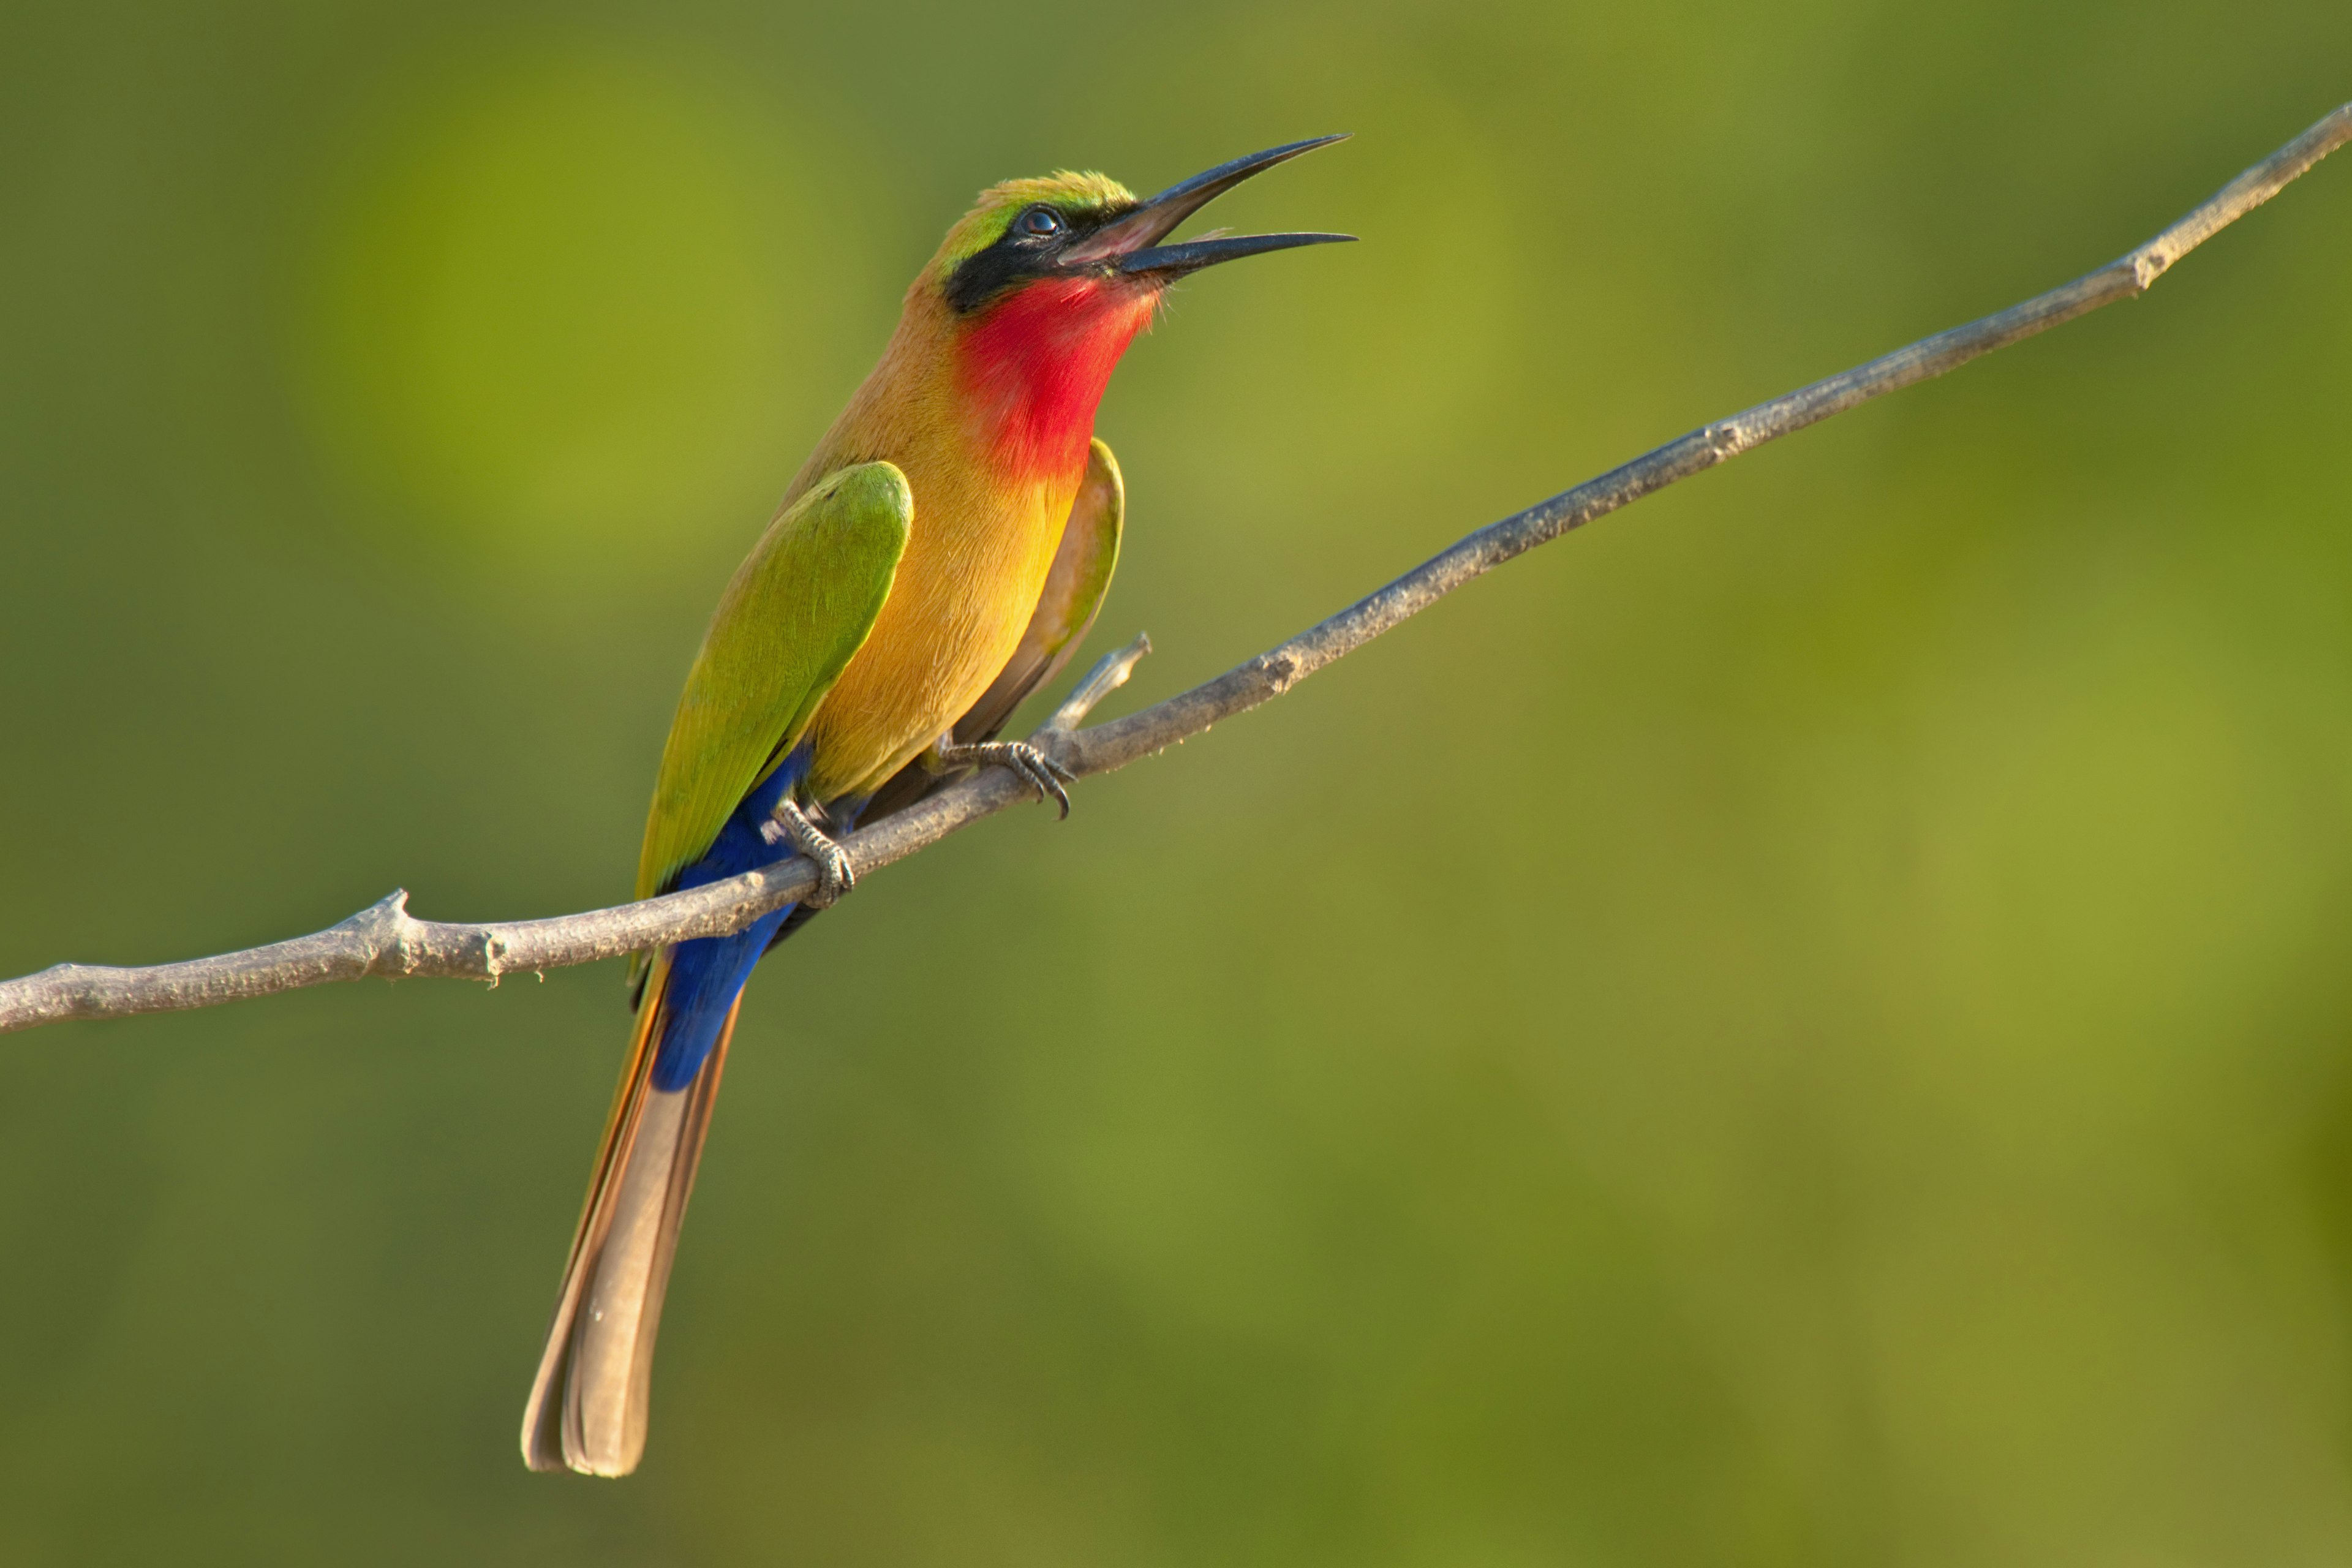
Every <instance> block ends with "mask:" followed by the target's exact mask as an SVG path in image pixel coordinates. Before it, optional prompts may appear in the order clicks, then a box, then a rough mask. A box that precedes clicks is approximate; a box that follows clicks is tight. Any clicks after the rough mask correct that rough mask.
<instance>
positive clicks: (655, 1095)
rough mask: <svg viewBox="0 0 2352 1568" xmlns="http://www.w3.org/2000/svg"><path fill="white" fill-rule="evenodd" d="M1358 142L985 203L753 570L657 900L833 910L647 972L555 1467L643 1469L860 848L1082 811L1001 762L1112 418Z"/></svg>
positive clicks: (700, 718)
mask: <svg viewBox="0 0 2352 1568" xmlns="http://www.w3.org/2000/svg"><path fill="white" fill-rule="evenodd" d="M1339 140H1340V138H1339V137H1336V136H1325V137H1318V138H1317V139H1315V140H1313V141H1309V142H1292V143H1290V144H1289V145H1287V146H1283V147H1276V148H1272V149H1269V150H1268V151H1266V152H1264V153H1255V154H1254V155H1252V156H1250V157H1247V158H1238V159H1235V160H1234V162H1232V163H1225V164H1223V165H1220V166H1219V167H1217V168H1214V169H1212V170H1210V171H1209V172H1208V173H1206V174H1201V175H1198V176H1196V177H1194V178H1192V179H1190V180H1186V181H1185V182H1183V183H1182V184H1178V185H1174V186H1171V187H1170V188H1169V189H1167V190H1165V191H1162V192H1161V193H1160V195H1156V196H1153V197H1151V198H1150V200H1148V201H1138V200H1137V199H1136V198H1135V197H1134V196H1132V195H1129V193H1128V192H1127V190H1126V189H1125V188H1124V187H1122V186H1120V185H1119V184H1117V183H1116V182H1114V181H1111V180H1108V179H1106V178H1104V177H1103V176H1102V175H1100V174H1055V175H1051V176H1049V177H1047V178H1045V179H1037V180H1013V181H1008V182H1007V183H1005V184H1001V185H997V186H995V187H993V188H992V189H991V190H988V191H985V192H983V193H982V195H981V198H980V203H979V205H977V206H975V207H973V208H972V210H971V212H969V213H967V214H966V215H964V216H963V218H962V219H961V221H960V222H959V223H957V224H956V226H954V227H953V228H951V229H950V230H949V231H948V237H947V239H946V240H945V242H944V243H942V244H941V245H940V249H939V253H938V254H937V255H936V256H934V257H933V258H931V260H930V262H929V265H928V266H926V267H925V268H923V270H922V272H921V273H920V274H919V276H917V278H916V279H915V281H914V284H913V285H912V287H910V288H909V289H908V290H907V300H906V308H905V311H904V313H903V314H902V315H901V316H900V318H899V321H898V331H896V332H895V333H893V334H892V336H891V339H890V343H889V347H888V348H887V350H885V351H884V353H883V355H882V363H880V364H879V365H877V366H876V367H875V370H874V374H871V375H870V376H868V377H867V378H866V384H864V385H863V386H861V387H860V388H858V391H857V394H856V396H855V397H853V398H851V399H850V403H849V406H848V408H847V409H846V410H845V411H844V412H843V414H842V416H841V417H840V418H839V419H837V420H835V422H834V426H833V428H832V429H831V430H830V431H828V432H827V433H826V435H825V437H824V440H823V441H821V442H819V443H818V444H817V448H816V451H815V453H814V455H813V456H811V457H810V458H809V460H808V462H807V463H806V464H805V465H804V466H803V468H802V469H801V471H800V474H799V476H798V477H797V478H795V479H793V483H792V486H791V488H790V489H788V490H787V491H786V492H785V495H784V500H783V504H782V508H781V509H780V510H779V511H778V512H777V515H776V517H775V519H774V521H772V522H771V523H769V525H768V529H767V531H766V532H765V533H763V534H762V535H761V538H760V542H759V543H758V544H757V545H756V546H754V547H753V549H752V551H751V555H750V556H749V557H748V558H747V559H746V560H745V561H744V563H743V564H742V565H741V566H740V567H738V568H737V569H736V572H735V575H734V577H733V579H732V580H731V581H730V582H729V583H728V584H727V589H726V592H725V593H724V594H723V595H721V596H720V598H719V608H718V610H717V612H716V613H715V614H714V615H713V616H712V617H711V622H710V629H709V632H707V633H706V634H705V635H704V637H703V640H702V648H701V651H700V652H699V653H698V654H697V655H696V656H695V660H694V668H693V669H692V671H691V672H690V673H689V674H688V676H687V681H686V691H685V693H684V695H682V696H681V697H680V698H679V699H678V705H677V718H676V719H675V720H674V721H672V723H671V725H670V731H669V740H668V742H667V745H665V746H664V747H663V750H662V760H661V772H660V775H659V777H658V778H657V779H656V783H655V785H654V801H653V809H652V812H651V814H650V816H648V817H647V818H646V837H645V847H644V849H643V851H642V852H641V854H640V856H639V859H638V863H637V897H638V898H640V899H644V898H651V897H653V896H654V895H656V894H657V893H663V892H667V891H670V890H671V889H678V888H691V887H698V886H701V885H702V884H704V883H708V882H712V881H717V880H719V879H723V878H727V877H731V876H735V875H738V874H739V873H740V872H743V871H745V870H748V869H750V868H752V867H754V866H759V865H763V864H768V863H772V862H774V861H776V860H779V859H782V858H785V857H787V856H789V855H792V854H794V853H799V854H803V855H806V856H807V857H808V858H810V859H811V860H813V861H814V862H815V864H816V867H817V869H818V872H819V874H820V882H819V886H818V889H817V890H816V891H815V892H814V893H813V894H812V895H811V896H810V897H809V899H808V900H806V901H805V903H803V905H801V906H798V907H796V908H795V907H789V906H788V907H787V908H784V909H781V910H776V911H774V912H773V913H772V914H770V915H768V916H766V917H765V918H763V919H761V921H759V922H758V923H756V924H754V925H752V926H751V927H749V928H748V929H746V930H744V931H740V932H739V933H738V934H736V935H733V936H726V937H712V938H709V939H705V940H701V941H695V942H680V943H678V944H677V946H675V947H670V948H665V949H663V950H662V951H661V952H658V953H656V954H655V955H654V957H653V958H652V960H651V962H650V963H647V964H645V965H642V966H641V968H640V969H639V970H638V972H636V973H635V974H634V975H633V979H634V981H635V984H636V986H637V992H636V1009H637V1021H636V1029H635V1034H634V1035H633V1036H632V1037H631V1040H630V1044H629V1053H628V1058H627V1063H626V1066H625V1068H624V1069H623V1071H622V1074H621V1082H620V1087H619V1089H618V1090H617V1091H616V1092H615V1093H614V1099H613V1107H612V1110H611V1113H610V1114H609V1115H608V1117H607V1118H606V1120H605V1124H604V1143H603V1146H602V1147H601V1148H600V1149H599V1150H598V1152H597V1155H596V1165H595V1172H594V1174H593V1178H592V1180H591V1182H590V1184H589V1188H588V1198H587V1203H586V1205H585V1206H584V1207H583V1210H582V1213H581V1216H580V1224H579V1227H578V1229H577V1230H576V1231H574V1233H573V1235H572V1253H571V1257H570V1259H569V1260H568V1261H567V1262H566V1264H565V1266H564V1270H563V1285H562V1290H561V1292H560V1293H559V1294H558V1296H557V1298H556V1305H555V1319H554V1321H553V1322H552V1323H551V1325H550V1326H549V1329H548V1334H547V1348H546V1350H545V1351H544V1352H542V1353H541V1357H540V1363H539V1377H538V1380H537V1381H536V1382H535V1383H534V1384H532V1386H531V1391H530V1405H528V1407H527V1408H526V1409H525V1411H524V1413H523V1424H522V1451H523V1458H524V1459H525V1460H526V1462H528V1463H529V1464H530V1467H531V1468H533V1469H553V1468H556V1467H557V1466H559V1465H569V1466H570V1467H571V1468H573V1469H575V1470H581V1471H585V1472H588V1473H591V1474H594V1475H603V1476H621V1475H626V1474H628V1473H629V1471H631V1470H632V1469H634V1468H636V1464H637V1461H638V1459H639V1458H640V1457H641V1456H642V1455H643V1454H644V1452H645V1445H646V1405H647V1401H648V1394H649V1389H650V1385H651V1380H652V1373H653V1354H654V1336H655V1331H656V1326H657V1325H658V1323H659V1321H660V1318H661V1307H662V1294H663V1290H664V1289H665V1287H666V1285H667V1281H668V1278H669V1267H670V1258H671V1256H672V1253H673V1251H674V1249H675V1247H676V1246H677V1229H678V1223H679V1221H680V1220H681V1219H682V1218H683V1217H684V1216H685V1214H686V1200H687V1194H688V1191H689V1189H690V1188H691V1187H692V1186H693V1184H694V1169H695V1164H696V1162H697V1161H698V1159H699V1158H700V1155H701V1152H702V1140H703V1137H704V1135H705V1133H707V1132H708V1131H709V1125H710V1108H711V1102H712V1100H713V1099H714V1098H715V1097H716V1095H717V1094H718V1091H719V1071H720V1068H722V1067H723V1066H724V1065H725V1063H726V1059H727V1042H728V1039H729V1037H730V1035H731V1034H732V1033H733V1031H734V1027H735V1016H736V1012H737V1009H738V1007H739V1005H740V1000H741V996H742V991H743V985H744V983H745V982H746V981H747V980H749V979H750V978H751V968H752V965H754V964H755V963H758V962H759V960H760V957H761V954H762V953H763V952H766V951H767V950H768V948H769V947H771V946H772V945H773V944H774V943H775V942H778V941H780V940H782V938H783V937H784V936H786V935H789V934H790V933H791V932H792V931H793V930H794V929H796V927H797V926H798V925H799V924H801V923H802V922H803V921H806V920H807V919H808V918H809V916H810V915H811V914H812V913H813V912H814V910H817V909H822V908H824V906H825V905H827V904H830V903H832V902H833V901H834V900H835V899H837V898H838V897H840V895H841V894H842V893H844V892H845V891H847V890H848V889H849V887H850V886H851V884H852V883H853V882H854V881H855V880H856V868H855V867H853V866H852V865H851V864H850V862H849V858H848V857H847V856H846V855H845V853H844V851H843V850H842V848H841V847H840V846H839V845H838V844H837V843H836V842H835V838H836V837H838V836H840V835H842V834H845V833H846V832H847V831H848V830H849V829H850V828H852V827H854V826H856V825H857V823H858V822H859V820H860V819H861V818H866V819H871V818H872V817H874V816H878V815H881V814H882V813H885V812H887V811H889V810H895V809H898V808H900V807H902V806H904V805H907V804H908V803H910V802H911V801H913V800H915V799H918V798H919V797H920V796H921V795H923V794H925V793H926V792H927V791H928V790H929V789H930V788H932V787H935V786H936V784H938V783H939V782H940V781H942V780H944V779H945V778H947V777H948V776H950V775H951V774H953V773H957V772H959V771H961V770H963V769H967V768H971V767H975V766H982V767H1003V768H1009V769H1012V770H1013V772H1015V773H1018V774H1019V775H1020V776H1022V777H1023V778H1024V779H1025V780H1027V781H1028V782H1029V783H1030V784H1031V785H1033V786H1034V788H1035V789H1036V790H1037V792H1038V795H1039V798H1040V799H1045V798H1048V797H1050V798H1053V799H1055V800H1057V801H1059V802H1060V803H1061V806H1062V810H1063V814H1064V815H1065V816H1066V815H1067V814H1068V811H1069V797H1068V795H1066V793H1065V791H1064V788H1063V786H1064V784H1066V783H1067V782H1068V775H1067V774H1066V773H1063V772H1062V770H1061V769H1060V768H1059V767H1058V766H1057V765H1056V764H1055V763H1054V762H1053V760H1052V759H1051V758H1049V757H1046V756H1045V755H1044V754H1043V753H1042V752H1038V751H1037V750H1036V749H1034V747H1031V746H1028V745H1026V744H1024V743H1022V742H1000V741H997V740H996V739H995V738H994V737H995V734H996V731H998V730H999V729H1000V728H1002V727H1003V724H1004V722H1005V721H1006V720H1007V719H1009V718H1010V717H1011V716H1012V713H1013V709H1014V708H1015V707H1016V706H1018V705H1019V703H1020V701H1021V700H1022V699H1023V698H1024V697H1025V696H1027V695H1028V694H1029V693H1030V692H1031V691H1032V690H1034V689H1035V688H1036V687H1037V686H1038V685H1039V684H1040V683H1042V682H1043V681H1045V680H1046V679H1050V678H1051V677H1052V676H1053V675H1054V673H1055V671H1057V670H1059V669H1060V668H1061V667H1062V665H1063V664H1064V663H1065V662H1066V661H1067V659H1068V658H1069V657H1070V655H1071V654H1072V653H1073V652H1075V651H1076V647H1077V644H1078V642H1079V641H1080V640H1081V639H1082V638H1083V637H1084V636H1085V635H1086V632H1087V628H1088V627H1089V626H1092V624H1093V621H1094V617H1095V614H1096V612H1097V610H1098V609H1099V608H1100V606H1101V604H1102V595H1103V591H1104V590H1105V589H1106V588H1107V587H1108V585H1109V582H1110V574H1111V568H1112V566H1113V564H1114V563H1116V561H1117V558H1118V539H1119V527H1120V520H1121V514H1122V511H1123V508H1124V496H1123V492H1122V489H1121V486H1120V480H1119V473H1118V464H1117V463H1116V462H1115V461H1113V460H1112V458H1111V454H1110V448H1109V447H1106V446H1104V445H1103V444H1102V443H1101V442H1100V441H1097V440H1095V439H1094V438H1093V437H1094V422H1095V408H1096V405H1097V404H1098V403H1099V402H1100V401H1101V398H1102V395H1103V390H1104V388H1105V387H1106V386H1107V385H1108V383H1109V381H1110V374H1111V371H1112V369H1113V368H1114V367H1115V366H1116V365H1117V364H1118V359H1119V356H1120V355H1121V354H1122V353H1125V352H1126V350H1127V346H1128V344H1129V342H1132V341H1133V340H1134V338H1135V335H1136V334H1137V333H1138V332H1139V331H1142V330H1143V328H1144V327H1145V326H1146V325H1147V324H1149V322H1150V320H1151V316H1152V313H1153V311H1154V310H1156V309H1157V307H1158V305H1159V302H1160V299H1161V297H1162V296H1163V295H1164V293H1165V292H1166V290H1167V289H1168V286H1169V285H1170V284H1171V283H1173V282H1174V281H1176V279H1180V278H1182V277H1184V276H1185V275H1186V274H1188V273H1192V272H1196V271H1198V270H1200V269H1201V268H1204V267H1210V266H1213V265H1215V264H1216V263H1218V262H1222V261H1231V260H1233V259H1234V258H1239V257H1244V256H1255V255H1259V254H1261V253H1263V252H1265V251H1271V250H1282V249H1286V248H1288V247H1292V246H1299V245H1316V244H1320V243H1323V242H1325V241H1329V240H1339V239H1346V238H1349V236H1347V235H1338V234H1267V235H1250V236H1244V237H1229V238H1216V237H1213V238H1207V239H1197V240H1192V241H1189V242H1184V243H1179V244H1163V243H1161V242H1162V241H1164V240H1166V239H1167V237H1168V236H1169V235H1170V234H1171V233H1172V232H1173V231H1174V230H1175V228H1176V226H1177V225H1179V224H1181V223H1182V222H1183V221H1184V219H1185V218H1187V217H1189V216H1191V215H1192V214H1193V213H1194V212H1196V211H1198V210H1199V209H1200V208H1201V207H1202V206H1203V205H1206V204H1207V203H1209V202H1210V201H1212V200H1213V199H1214V198H1215V197H1216V196H1218V195H1221V194H1222V193H1223V192H1225V191H1228V190H1230V189H1232V188H1233V187H1234V186H1235V185H1237V184H1241V183H1242V182H1243V181H1244V180H1246V179H1248V178H1249V177H1250V176H1252V175H1253V174H1259V173H1261V172H1263V171H1265V170H1266V169H1270V168H1272V167H1274V166H1275V165H1276V164H1277V163H1285V162H1286V161H1288V160H1289V159H1292V158H1295V157H1297V156H1298V155H1299V154H1300V153H1307V152H1310V151H1312V150H1313V149H1315V148H1317V147H1320V146H1323V145H1326V144H1327V143H1328V142H1336V141H1339Z"/></svg>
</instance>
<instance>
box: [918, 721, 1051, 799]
mask: <svg viewBox="0 0 2352 1568" xmlns="http://www.w3.org/2000/svg"><path fill="white" fill-rule="evenodd" d="M924 762H925V763H926V764H927V765H928V766H929V768H930V770H931V771H932V772H933V773H949V772H951V771H953V770H954V769H957V768H1006V769H1009V770H1011V772H1012V773H1013V777H1015V778H1017V779H1019V780H1020V781H1021V782H1022V783H1023V784H1027V785H1028V786H1029V787H1030V788H1031V789H1034V790H1035V791H1036V792H1037V798H1038V799H1039V800H1050V801H1052V802H1054V803H1055V805H1059V806H1060V807H1061V808H1062V816H1064V817H1065V818H1066V817H1067V816H1069V815H1070V792H1069V791H1068V790H1066V789H1065V788H1064V787H1063V786H1064V785H1065V784H1076V783H1077V782H1078V775H1077V774H1076V773H1072V772H1071V771H1070V770H1069V769H1067V768H1066V767H1064V766H1063V765H1062V764H1061V763H1057V762H1055V760H1054V759H1053V758H1051V757H1049V756H1047V755H1046V754H1045V752H1041V751H1039V750H1038V749H1037V748H1036V747H1034V746H1033V745H1031V744H1030V743H1029V742H1026V741H981V742H975V743H973V744H971V745H969V746H967V745H960V744H958V743H957V742H956V738H955V735H954V733H953V731H950V732H949V733H947V734H945V735H942V736H940V743H939V744H938V745H936V746H933V747H932V748H931V750H930V752H929V755H928V756H926V757H925V758H924Z"/></svg>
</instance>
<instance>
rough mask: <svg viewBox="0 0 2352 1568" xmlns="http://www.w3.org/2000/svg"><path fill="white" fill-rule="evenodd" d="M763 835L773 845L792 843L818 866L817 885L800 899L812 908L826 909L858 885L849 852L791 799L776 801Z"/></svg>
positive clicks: (762, 826) (761, 827) (763, 828)
mask: <svg viewBox="0 0 2352 1568" xmlns="http://www.w3.org/2000/svg"><path fill="white" fill-rule="evenodd" d="M760 837H762V838H764V839H766V840H767V841H768V842H769V843H771V844H779V843H789V844H790V845H791V846H792V847H793V848H794V849H796V850H798V851H799V852H800V853H801V854H803V855H805V856H807V857H808V858H809V862H810V863H811V864H812V865H814V867H815V868H816V886H815V887H814V889H811V890H810V892H809V894H808V896H807V897H806V898H804V899H803V900H801V902H803V903H804V904H806V905H807V906H808V907H809V908H811V909H813V910H821V909H824V908H825V907H826V906H827V905H829V904H831V903H833V902H834V901H835V900H837V899H839V898H840V897H841V895H842V894H844V893H845V892H847V891H849V889H852V888H854V887H856V886H857V868H856V866H855V865H853V864H851V862H850V858H849V851H848V850H846V849H844V848H843V847H841V846H840V845H839V844H836V843H835V842H834V841H833V840H832V839H831V838H828V837H825V834H824V830H823V829H822V828H820V827H818V826H817V825H816V824H815V823H814V822H812V821H810V820H809V816H808V813H806V812H804V811H803V810H802V809H801V808H800V806H799V805H797V804H796V803H794V802H793V800H791V799H790V798H787V799H784V800H782V801H779V802H777V803H776V811H775V815H774V816H771V817H770V818H769V819H768V820H767V821H766V822H763V823H761V825H760Z"/></svg>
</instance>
